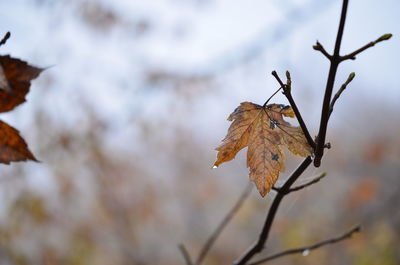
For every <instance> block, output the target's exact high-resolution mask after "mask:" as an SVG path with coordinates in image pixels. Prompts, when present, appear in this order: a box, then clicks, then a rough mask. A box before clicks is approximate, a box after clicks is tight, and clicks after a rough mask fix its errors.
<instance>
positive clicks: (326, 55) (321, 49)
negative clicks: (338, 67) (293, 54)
mask: <svg viewBox="0 0 400 265" xmlns="http://www.w3.org/2000/svg"><path fill="white" fill-rule="evenodd" d="M313 49H314V50H316V51H320V52H321V53H322V54H323V55H325V57H326V58H327V59H328V60H329V61H330V60H332V55H330V54H329V53H328V52H327V51H326V50H325V48H324V46H322V44H321V43H319V41H317V43H316V44H315V45H314V46H313Z"/></svg>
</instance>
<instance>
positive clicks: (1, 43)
mask: <svg viewBox="0 0 400 265" xmlns="http://www.w3.org/2000/svg"><path fill="white" fill-rule="evenodd" d="M10 36H11V33H10V32H9V31H7V33H6V34H5V35H4V37H3V38H2V39H1V41H0V46H1V45H4V44H6V42H7V40H8V39H9V38H10Z"/></svg>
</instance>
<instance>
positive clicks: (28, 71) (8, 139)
mask: <svg viewBox="0 0 400 265" xmlns="http://www.w3.org/2000/svg"><path fill="white" fill-rule="evenodd" d="M42 71H43V69H40V68H37V67H33V66H30V65H29V64H28V63H26V62H24V61H22V60H19V59H16V58H12V57H10V56H9V55H5V56H0V112H6V111H10V110H12V109H14V108H15V107H16V106H18V105H20V104H22V103H24V102H25V96H26V94H28V92H29V87H30V82H31V80H32V79H34V78H36V77H37V76H38V75H39V74H40V73H41V72H42ZM28 159H30V160H33V161H37V160H36V158H35V157H34V155H33V154H32V153H31V151H29V149H28V146H27V144H26V142H25V140H24V139H23V138H22V137H21V136H20V135H19V132H18V130H16V129H14V128H13V127H11V126H9V125H8V124H7V123H5V122H3V121H1V120H0V163H4V164H9V163H10V162H16V161H26V160H28Z"/></svg>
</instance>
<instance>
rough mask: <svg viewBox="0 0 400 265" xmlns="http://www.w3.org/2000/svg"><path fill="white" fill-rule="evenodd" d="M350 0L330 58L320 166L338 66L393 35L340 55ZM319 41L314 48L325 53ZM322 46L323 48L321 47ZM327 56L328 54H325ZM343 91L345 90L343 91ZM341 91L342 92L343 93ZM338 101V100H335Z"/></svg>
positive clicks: (317, 159) (319, 146)
mask: <svg viewBox="0 0 400 265" xmlns="http://www.w3.org/2000/svg"><path fill="white" fill-rule="evenodd" d="M348 3H349V1H348V0H343V5H342V12H341V15H340V22H339V28H338V32H337V35H336V42H335V49H334V52H333V55H332V56H329V57H328V59H329V60H330V63H331V64H330V68H329V74H328V79H327V82H326V88H325V95H324V101H323V104H322V112H321V122H320V127H319V131H318V136H317V139H316V142H317V143H316V149H315V152H314V154H315V158H314V166H315V167H319V166H320V165H321V159H322V156H323V155H324V147H325V139H326V130H327V127H328V121H329V117H330V115H331V112H332V111H331V97H332V90H333V86H334V84H335V77H336V72H337V69H338V66H339V64H340V63H341V62H343V61H345V60H348V59H355V56H356V55H357V54H359V53H361V52H363V51H365V50H366V49H368V48H370V47H372V46H374V45H375V44H377V43H378V42H381V41H384V40H388V39H390V38H391V37H392V34H390V33H387V34H384V35H382V36H381V37H380V38H378V39H377V40H375V41H372V42H370V43H368V44H367V45H364V46H363V47H361V48H360V49H358V50H356V51H354V52H352V53H350V54H348V55H346V56H340V54H339V53H340V45H341V42H342V37H343V30H344V25H345V21H346V14H347V6H348ZM318 44H319V43H318V42H317V45H315V46H314V49H316V50H319V51H321V52H322V53H324V52H323V51H322V50H323V47H322V45H320V44H319V45H318ZM321 47H322V48H321ZM324 55H325V56H327V54H324ZM343 90H344V89H343ZM341 92H343V91H341ZM341 92H340V93H341ZM340 93H339V95H340ZM335 101H336V100H335Z"/></svg>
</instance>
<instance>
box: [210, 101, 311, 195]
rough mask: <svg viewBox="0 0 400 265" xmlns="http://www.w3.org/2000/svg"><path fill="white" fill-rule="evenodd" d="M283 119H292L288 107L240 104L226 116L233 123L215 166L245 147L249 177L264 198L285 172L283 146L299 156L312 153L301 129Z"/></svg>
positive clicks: (290, 109)
mask: <svg viewBox="0 0 400 265" xmlns="http://www.w3.org/2000/svg"><path fill="white" fill-rule="evenodd" d="M283 116H286V117H291V118H294V117H295V114H294V112H293V110H292V108H291V107H290V106H285V105H282V104H269V105H267V106H266V107H265V108H263V107H262V106H260V105H257V104H254V103H251V102H242V103H241V104H240V106H239V107H238V108H236V109H235V111H234V112H233V113H232V114H231V115H230V116H229V117H228V120H229V121H233V122H232V124H231V126H230V127H229V129H228V134H227V135H226V137H225V138H224V139H223V140H222V144H221V145H220V146H219V147H217V148H216V150H217V151H218V154H217V161H216V162H215V163H214V166H215V167H218V166H219V165H220V164H222V163H224V162H227V161H230V160H232V159H234V158H235V156H236V154H237V153H238V152H239V151H240V150H241V149H243V148H244V147H246V146H247V147H248V150H247V167H249V168H250V175H249V177H250V179H251V180H252V181H253V182H254V183H255V184H256V186H257V188H258V191H259V192H260V194H261V196H263V197H264V196H265V195H266V194H267V193H268V192H269V190H270V189H271V188H272V186H273V185H274V184H275V182H276V180H277V179H278V176H279V173H280V172H282V171H284V170H285V154H284V152H283V150H282V146H283V145H285V146H286V147H287V148H288V149H289V150H290V151H291V152H292V153H294V154H296V155H300V156H309V155H311V152H312V148H311V146H310V145H309V144H308V143H307V140H306V138H305V137H304V134H303V131H302V130H301V128H300V127H293V126H291V125H290V123H288V122H286V121H285V120H283Z"/></svg>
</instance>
